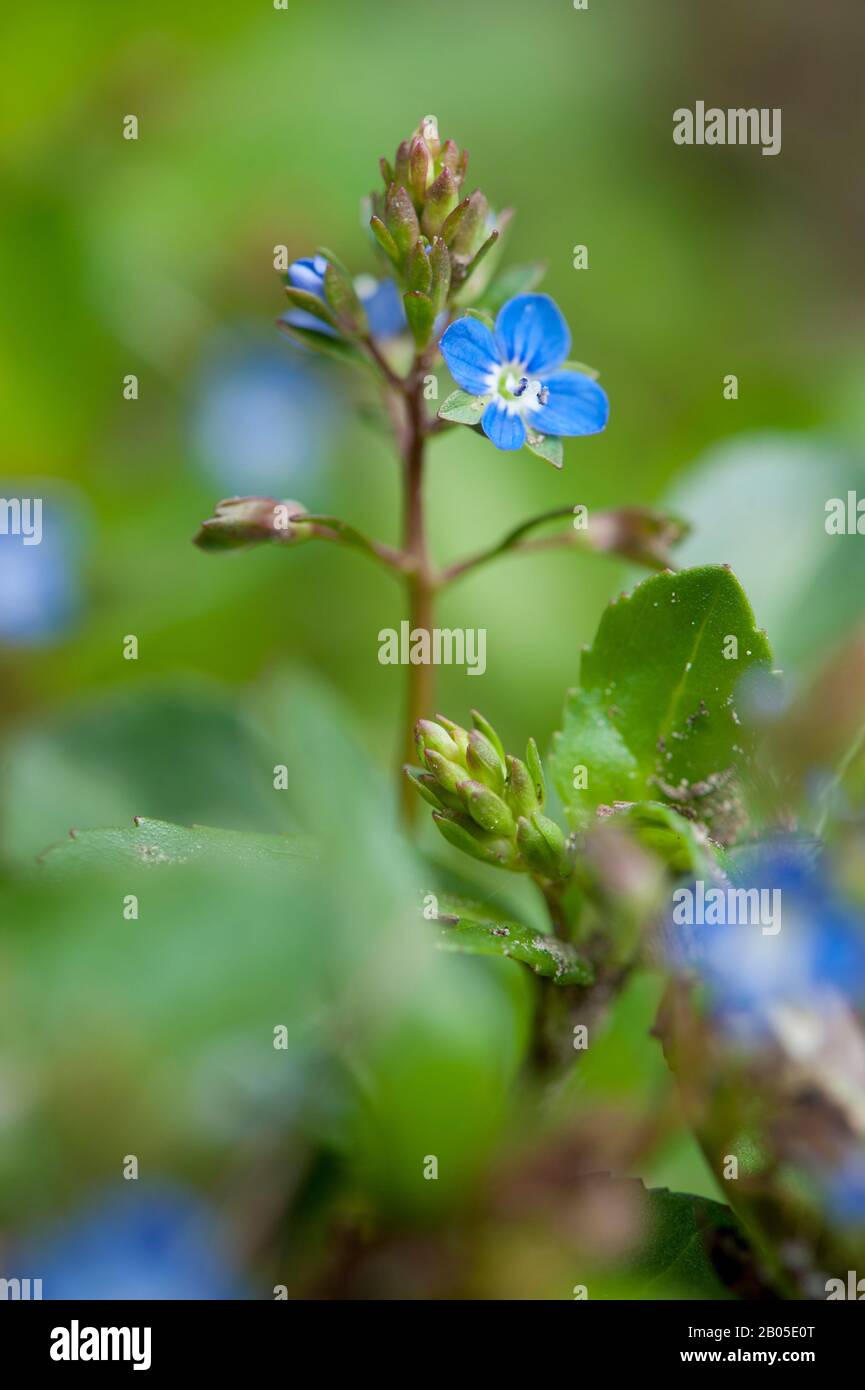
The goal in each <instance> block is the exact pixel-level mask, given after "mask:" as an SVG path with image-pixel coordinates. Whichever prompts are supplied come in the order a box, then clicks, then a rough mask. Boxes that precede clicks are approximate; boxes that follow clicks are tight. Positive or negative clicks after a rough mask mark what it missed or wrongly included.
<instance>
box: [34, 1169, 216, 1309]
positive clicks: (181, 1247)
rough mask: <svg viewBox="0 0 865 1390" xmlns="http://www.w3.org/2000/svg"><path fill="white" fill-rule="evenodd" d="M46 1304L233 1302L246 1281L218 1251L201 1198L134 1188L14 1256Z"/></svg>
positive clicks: (211, 1219) (170, 1190) (211, 1220)
mask: <svg viewBox="0 0 865 1390" xmlns="http://www.w3.org/2000/svg"><path fill="white" fill-rule="evenodd" d="M16 1268H22V1269H27V1270H28V1271H29V1270H32V1271H33V1273H32V1275H31V1276H30V1277H32V1278H40V1279H41V1280H42V1296H43V1298H46V1299H66V1298H69V1299H95V1298H111V1299H139V1298H140V1299H166V1298H169V1299H191V1298H195V1299H229V1298H239V1297H243V1296H244V1290H243V1288H242V1281H241V1280H240V1278H239V1276H238V1275H237V1273H236V1271H235V1270H233V1269H232V1268H231V1266H230V1264H229V1262H228V1261H227V1259H226V1255H225V1252H224V1250H223V1249H222V1248H221V1244H220V1238H219V1234H218V1231H217V1226H216V1221H215V1219H214V1216H213V1214H212V1213H211V1212H210V1210H209V1209H208V1208H207V1207H206V1206H205V1205H204V1204H203V1203H202V1202H200V1201H199V1200H198V1199H197V1198H194V1197H192V1196H190V1195H188V1194H187V1193H185V1192H182V1191H180V1190H177V1189H175V1188H172V1187H165V1188H162V1189H160V1190H158V1191H157V1192H150V1193H145V1192H140V1191H139V1190H138V1188H137V1185H136V1184H135V1183H129V1184H128V1187H127V1188H126V1189H125V1190H124V1191H123V1192H122V1193H119V1194H117V1195H115V1196H111V1197H109V1198H106V1199H105V1200H103V1201H101V1202H99V1203H97V1204H95V1205H94V1206H92V1207H89V1208H87V1209H85V1210H83V1211H81V1212H79V1213H78V1214H77V1215H76V1216H74V1217H73V1218H72V1219H71V1220H68V1221H67V1222H66V1223H65V1225H63V1226H62V1227H61V1228H60V1229H59V1230H58V1231H57V1232H56V1233H54V1234H52V1235H50V1236H47V1237H45V1238H42V1239H38V1240H35V1241H33V1242H32V1243H31V1244H29V1245H28V1246H27V1247H25V1248H24V1249H23V1250H21V1251H19V1252H17V1253H16Z"/></svg>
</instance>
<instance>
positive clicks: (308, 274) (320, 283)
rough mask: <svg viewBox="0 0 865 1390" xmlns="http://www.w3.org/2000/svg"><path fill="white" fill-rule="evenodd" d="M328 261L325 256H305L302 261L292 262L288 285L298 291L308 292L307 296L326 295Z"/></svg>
mask: <svg viewBox="0 0 865 1390" xmlns="http://www.w3.org/2000/svg"><path fill="white" fill-rule="evenodd" d="M326 269H327V261H326V260H325V259H324V257H323V256H304V257H303V259H302V260H299V261H292V263H291V265H290V266H289V267H288V283H289V284H290V285H293V286H294V288H295V289H296V290H306V292H307V294H317V295H318V297H319V299H321V298H322V297H323V295H324V272H325V270H326Z"/></svg>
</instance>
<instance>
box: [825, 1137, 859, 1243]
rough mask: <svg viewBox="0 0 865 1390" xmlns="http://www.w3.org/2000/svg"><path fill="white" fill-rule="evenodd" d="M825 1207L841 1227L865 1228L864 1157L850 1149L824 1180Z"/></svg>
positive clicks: (857, 1151)
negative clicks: (864, 1226)
mask: <svg viewBox="0 0 865 1390" xmlns="http://www.w3.org/2000/svg"><path fill="white" fill-rule="evenodd" d="M824 1187H825V1204H826V1209H827V1211H828V1213H829V1215H830V1216H831V1217H832V1219H833V1220H834V1221H836V1222H837V1223H838V1225H839V1226H844V1227H850V1226H863V1225H865V1156H863V1154H862V1153H861V1152H860V1151H859V1150H851V1151H850V1152H849V1153H847V1154H846V1155H845V1157H844V1158H843V1159H842V1161H841V1162H840V1163H839V1164H838V1165H837V1166H836V1167H835V1168H834V1169H832V1170H830V1172H829V1175H828V1178H824Z"/></svg>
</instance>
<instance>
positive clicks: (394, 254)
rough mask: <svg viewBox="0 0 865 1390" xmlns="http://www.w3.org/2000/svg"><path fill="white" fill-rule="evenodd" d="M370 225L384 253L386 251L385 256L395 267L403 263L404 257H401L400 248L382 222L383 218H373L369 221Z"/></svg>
mask: <svg viewBox="0 0 865 1390" xmlns="http://www.w3.org/2000/svg"><path fill="white" fill-rule="evenodd" d="M369 225H370V227H371V228H372V233H373V236H374V237H375V239H376V241H377V242H378V244H379V246H380V247H381V249H382V251H384V253H385V255H386V256H387V257H388V259H389V260H390V261H392V262H393V264H394V265H395V266H399V265H400V263H401V261H402V257H401V256H400V252H399V247H398V246H397V244H396V242H395V241H394V239H393V237H392V236H391V234H390V232H389V231H388V229H387V227H386V226H385V225H384V223H383V222H382V220H381V218H380V217H377V216H373V217H371V218H370V219H369Z"/></svg>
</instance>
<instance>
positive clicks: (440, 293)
mask: <svg viewBox="0 0 865 1390" xmlns="http://www.w3.org/2000/svg"><path fill="white" fill-rule="evenodd" d="M380 164H381V172H382V177H383V179H384V185H385V191H384V193H382V192H376V193H373V195H372V217H371V219H370V227H371V229H372V232H373V235H374V236H375V238H376V241H377V242H378V244H379V246H380V247H381V249H382V251H383V252H384V254H385V256H386V257H387V259H388V260H389V261H390V263H391V266H392V267H393V270H394V272H395V273H396V275H397V278H398V279H399V281H400V283H401V284H402V286H403V288H404V290H405V294H404V303H405V309H406V316H407V318H408V321H409V325H410V327H411V330H412V333H413V334H414V338H415V342H416V344H417V346H418V347H420V348H423V347H425V346H426V344H427V343H428V342H429V340H430V337H431V336H432V332H433V325H434V324H435V321H436V319H437V317H438V315H439V314H440V313H441V311H442V310H443V309H444V307H445V305H446V304H447V303H448V301H449V299H450V300H452V301H455V300H456V299H457V297H458V296H459V292H460V290H461V288H462V287H463V286H467V289H470V290H471V291H472V292H473V293H479V292H480V290H481V289H482V285H481V284H480V280H479V278H478V277H475V271H476V270H477V269H478V267H479V266H480V263H481V261H482V260H483V259H484V258H485V257H486V256H487V255H488V253H489V252H490V251H491V250H492V249H493V247H494V246H495V244H496V242H497V241H498V239H499V236H500V234H501V231H502V229H503V227H504V224H505V220H506V218H505V216H504V215H503V216H502V217H501V218H500V219H499V224H498V225H496V224H495V218H494V217H493V215H492V213H491V211H490V206H489V203H488V202H487V200H486V198H485V197H484V195H483V193H481V192H479V191H476V192H474V193H472V194H470V195H469V196H467V197H463V184H464V181H465V175H466V167H467V165H468V154H467V152H466V151H465V150H460V149H459V148H458V147H457V145H456V144H455V142H454V141H453V140H445V141H444V142H442V141H441V140H440V138H439V132H438V123H437V121H436V118H435V116H426V117H425V118H424V119H423V120H422V121H421V123H420V125H419V127H418V129H417V130H416V131H415V132H414V134H413V135H412V136H411V137H410V138H409V139H408V140H403V141H402V143H401V144H400V145H399V147H398V149H397V152H396V155H395V157H394V160H393V162H392V163H391V161H390V160H387V159H382V160H381V161H380ZM487 269H488V270H490V271H491V270H492V262H489V263H488V267H487ZM469 279H471V280H472V283H471V285H470V286H468V285H467V282H468V281H469Z"/></svg>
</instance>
